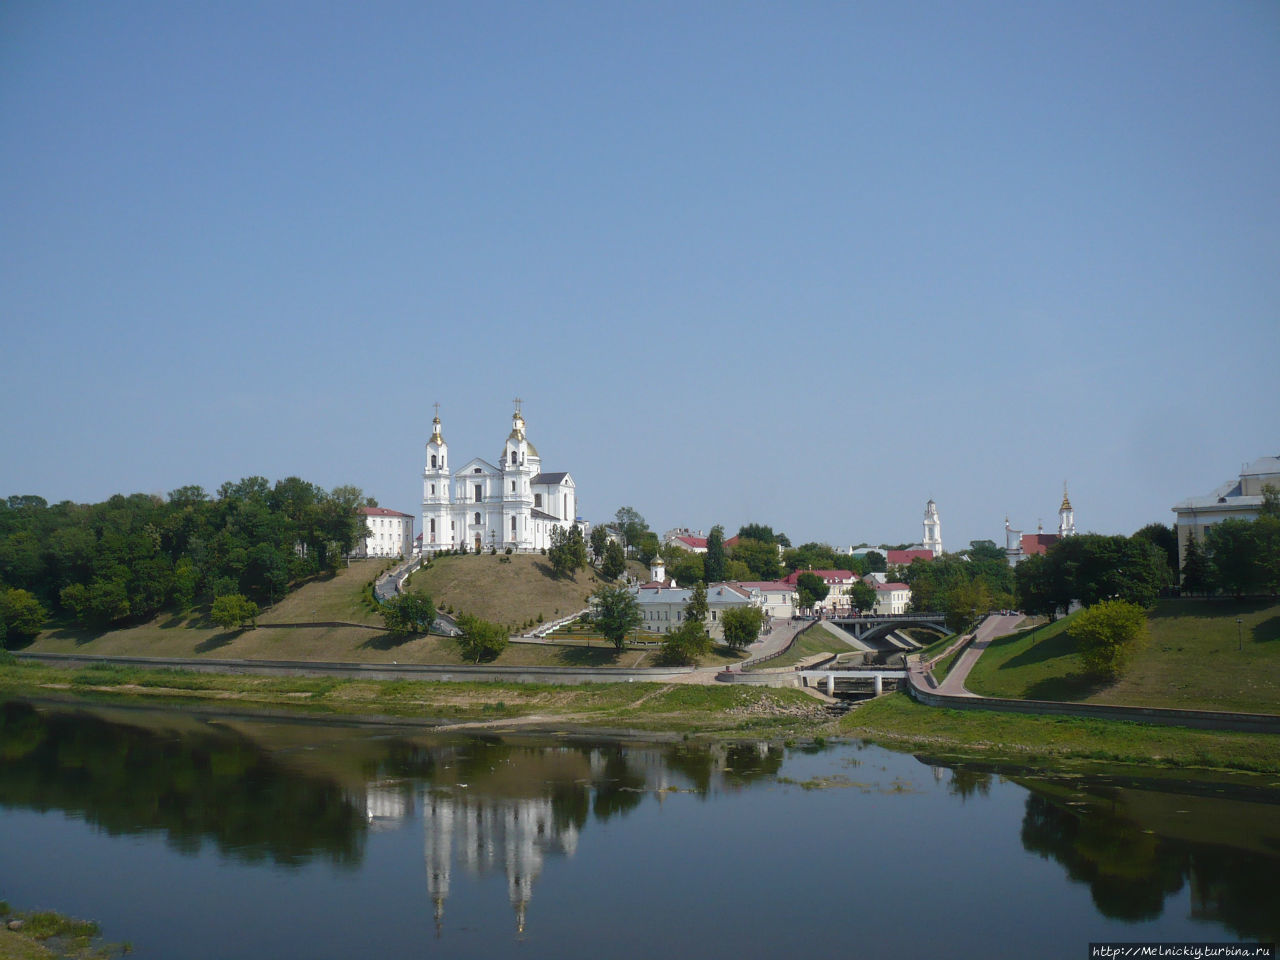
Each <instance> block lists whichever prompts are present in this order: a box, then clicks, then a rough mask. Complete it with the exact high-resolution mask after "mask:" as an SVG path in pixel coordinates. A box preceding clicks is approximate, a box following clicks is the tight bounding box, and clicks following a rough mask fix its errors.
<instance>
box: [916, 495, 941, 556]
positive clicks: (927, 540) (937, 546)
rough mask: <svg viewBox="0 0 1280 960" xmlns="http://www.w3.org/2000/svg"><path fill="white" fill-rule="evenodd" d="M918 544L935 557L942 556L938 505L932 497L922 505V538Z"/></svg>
mask: <svg viewBox="0 0 1280 960" xmlns="http://www.w3.org/2000/svg"><path fill="white" fill-rule="evenodd" d="M920 545H921V546H922V547H924V548H925V549H926V550H929V551H931V552H932V553H933V555H934V556H935V557H940V556H942V521H940V520H939V519H938V505H937V504H936V503H934V502H933V500H932V498H930V500H929V502H928V503H926V504H925V507H924V539H923V540H921V541H920Z"/></svg>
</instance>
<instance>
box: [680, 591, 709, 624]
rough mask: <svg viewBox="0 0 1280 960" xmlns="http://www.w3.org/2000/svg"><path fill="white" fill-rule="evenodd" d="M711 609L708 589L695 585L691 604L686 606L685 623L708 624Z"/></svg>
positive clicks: (690, 598) (690, 600) (690, 599)
mask: <svg viewBox="0 0 1280 960" xmlns="http://www.w3.org/2000/svg"><path fill="white" fill-rule="evenodd" d="M709 612H710V608H709V607H708V606H707V588H706V586H705V585H704V584H701V583H695V584H694V585H693V592H692V594H691V595H690V596H689V602H688V603H686V604H685V606H684V619H685V622H688V621H690V620H692V621H694V622H695V623H706V622H707V614H708V613H709Z"/></svg>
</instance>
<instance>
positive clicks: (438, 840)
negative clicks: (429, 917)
mask: <svg viewBox="0 0 1280 960" xmlns="http://www.w3.org/2000/svg"><path fill="white" fill-rule="evenodd" d="M422 821H423V822H422V830H423V835H424V848H423V857H424V859H425V860H426V865H427V892H428V893H429V894H430V895H431V901H432V903H433V904H434V905H435V920H436V930H437V932H438V931H439V930H440V926H441V922H442V920H443V917H444V901H445V899H446V898H447V897H448V896H449V874H450V867H451V864H452V861H453V859H454V858H455V856H456V858H457V859H458V860H459V861H460V862H461V864H462V865H463V866H464V867H465V868H466V869H467V870H468V871H469V872H471V873H476V874H482V873H487V872H489V871H490V870H493V869H495V868H497V867H499V866H501V868H502V869H503V871H504V872H505V873H506V875H507V895H508V897H509V898H510V900H511V907H512V909H514V910H515V914H516V929H517V930H521V931H523V930H524V922H525V911H526V909H527V907H528V903H529V900H530V899H531V898H532V896H533V881H534V880H536V879H538V876H539V875H540V874H541V873H542V863H543V860H544V859H545V857H546V856H547V855H548V854H550V855H556V854H567V855H568V856H573V853H574V851H575V850H576V849H577V846H578V830H577V827H575V826H574V825H573V824H572V823H570V824H566V825H565V826H563V827H557V825H556V823H555V818H554V817H553V816H552V811H551V799H550V798H549V797H540V798H536V799H522V800H508V799H493V798H484V799H476V800H472V799H470V798H456V797H451V796H428V797H425V798H424V799H423V803H422ZM455 850H456V853H455Z"/></svg>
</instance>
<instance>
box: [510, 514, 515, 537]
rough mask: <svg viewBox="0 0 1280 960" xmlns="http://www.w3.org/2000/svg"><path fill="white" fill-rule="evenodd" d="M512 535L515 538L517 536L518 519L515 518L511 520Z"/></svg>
mask: <svg viewBox="0 0 1280 960" xmlns="http://www.w3.org/2000/svg"><path fill="white" fill-rule="evenodd" d="M511 535H512V536H513V537H514V536H515V535H516V518H515V517H512V518H511Z"/></svg>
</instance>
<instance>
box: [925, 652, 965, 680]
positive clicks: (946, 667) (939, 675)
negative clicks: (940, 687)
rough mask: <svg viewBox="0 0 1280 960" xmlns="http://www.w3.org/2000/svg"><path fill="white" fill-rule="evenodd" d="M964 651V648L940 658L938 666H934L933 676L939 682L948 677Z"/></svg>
mask: <svg viewBox="0 0 1280 960" xmlns="http://www.w3.org/2000/svg"><path fill="white" fill-rule="evenodd" d="M966 649H967V648H966ZM962 653H964V650H956V651H954V652H952V653H949V654H947V656H945V657H943V658H942V659H941V660H939V661H938V664H937V666H935V667H934V668H933V678H934V679H935V680H937V681H938V682H939V683H941V682H942V681H943V680H945V679H947V674H949V673H950V672H951V668H952V667H954V666H955V665H956V661H957V660H959V659H960V655H961V654H962Z"/></svg>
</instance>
